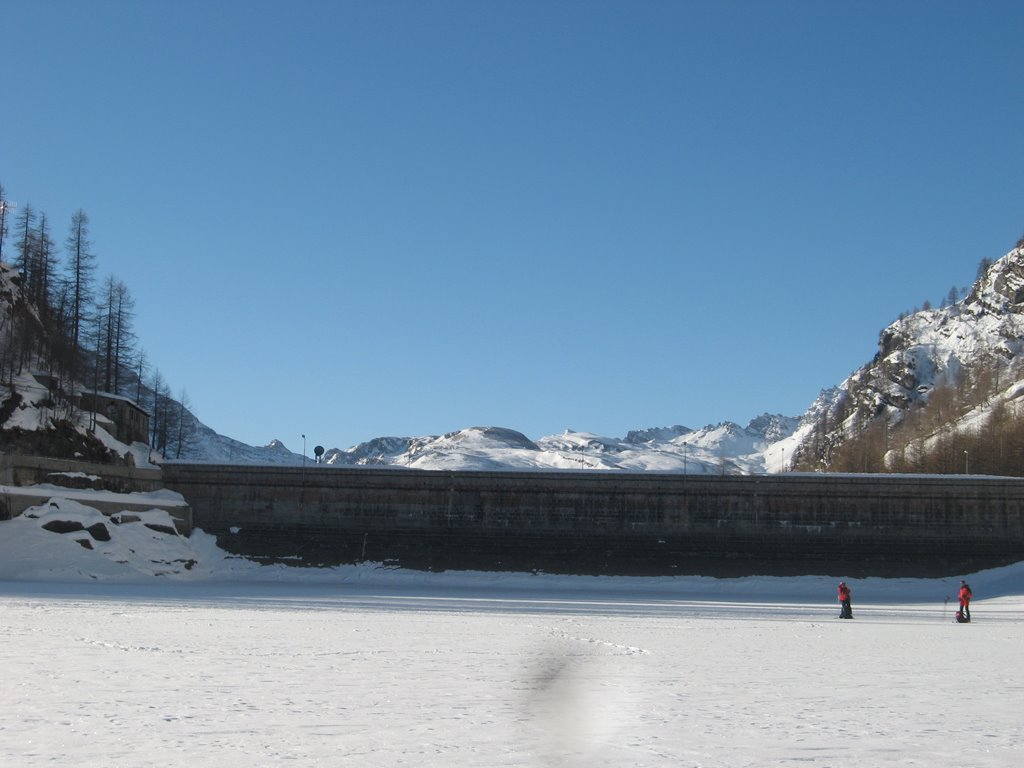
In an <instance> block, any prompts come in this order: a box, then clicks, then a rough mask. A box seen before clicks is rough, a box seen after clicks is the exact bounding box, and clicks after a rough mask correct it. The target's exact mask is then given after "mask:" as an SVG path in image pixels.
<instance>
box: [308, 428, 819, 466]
mask: <svg viewBox="0 0 1024 768" xmlns="http://www.w3.org/2000/svg"><path fill="white" fill-rule="evenodd" d="M798 423H799V420H798V419H795V418H792V417H786V416H778V415H770V414H765V415H763V416H759V417H758V418H757V419H754V420H753V421H752V422H751V423H750V424H749V425H748V426H746V427H741V426H739V425H738V424H734V423H732V422H723V423H721V424H715V425H710V426H706V427H704V428H702V429H699V430H692V429H688V428H687V427H682V426H673V427H663V428H652V429H645V430H635V431H632V432H629V433H628V434H627V435H626V437H624V438H614V437H605V436H603V435H597V434H594V433H591V432H577V431H573V430H566V431H565V432H564V433H562V434H559V435H550V436H547V437H542V438H540V439H539V440H536V441H533V440H530V439H529V438H528V437H527V436H526V435H523V434H522V433H520V432H516V431H515V430H512V429H505V428H502V427H471V428H468V429H462V430H458V431H456V432H449V433H448V434H445V435H441V436H428V437H415V438H413V437H381V438H376V439H374V440H370V441H368V442H365V443H360V444H359V445H356V446H353V447H352V448H349V449H348V450H338V449H334V450H330V451H328V452H327V453H326V454H325V455H324V461H325V462H326V463H327V464H332V465H336V466H368V465H371V466H395V467H412V468H416V469H433V470H516V469H520V470H528V469H562V470H566V469H592V470H627V471H671V472H684V471H685V472H691V473H696V474H701V473H703V474H706V473H722V472H725V473H728V474H737V473H743V474H747V473H752V472H764V471H768V470H769V469H770V467H769V466H768V465H767V464H766V452H767V451H768V450H769V449H770V448H771V446H772V445H773V443H776V442H778V441H779V440H782V439H786V438H788V437H789V436H790V435H791V434H792V433H793V431H794V430H795V429H796V427H797V425H798Z"/></svg>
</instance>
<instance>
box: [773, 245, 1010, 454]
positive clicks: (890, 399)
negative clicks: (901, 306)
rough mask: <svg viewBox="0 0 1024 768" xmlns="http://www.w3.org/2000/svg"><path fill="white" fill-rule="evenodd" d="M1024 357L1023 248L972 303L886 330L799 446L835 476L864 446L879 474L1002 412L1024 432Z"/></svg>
mask: <svg viewBox="0 0 1024 768" xmlns="http://www.w3.org/2000/svg"><path fill="white" fill-rule="evenodd" d="M1022 352H1024V244H1018V246H1017V247H1016V248H1014V249H1013V250H1011V251H1010V252H1009V253H1007V254H1006V255H1005V256H1003V257H1002V258H1001V259H999V260H998V261H995V262H993V263H992V264H991V265H990V266H989V267H988V268H987V269H986V270H985V271H984V273H983V274H982V275H981V276H980V277H979V278H978V280H977V281H976V282H975V284H974V286H973V288H972V290H971V291H970V293H969V294H968V295H967V296H966V297H965V298H963V299H962V300H960V301H957V302H955V303H951V304H949V305H948V306H944V307H941V308H938V309H925V310H922V311H918V312H914V313H912V314H910V315H908V316H905V317H901V318H900V319H899V320H897V321H896V322H894V323H892V324H891V325H890V326H888V327H887V328H885V329H884V330H883V331H882V332H881V334H880V335H879V342H878V353H877V354H876V355H875V357H874V359H872V360H871V361H870V362H869V363H867V364H866V365H864V366H863V367H861V368H859V369H858V370H856V371H855V372H854V373H853V374H851V375H850V376H849V377H848V378H847V379H846V380H845V381H843V382H842V383H841V384H839V386H837V387H835V388H833V389H830V390H826V391H823V392H822V395H821V396H820V397H819V398H818V400H817V401H816V402H815V403H814V404H812V406H811V408H810V409H809V410H808V412H807V414H805V416H804V418H803V419H802V422H801V426H800V428H799V429H798V430H797V431H796V432H795V433H794V435H793V436H792V437H791V438H790V441H791V442H792V443H795V445H793V448H794V449H796V450H797V451H798V452H799V454H800V458H801V459H803V460H804V461H805V462H806V461H807V460H808V459H811V461H810V462H808V463H809V464H812V465H814V468H821V469H829V468H834V467H833V464H834V463H835V462H834V461H833V459H834V457H835V456H837V455H840V454H841V449H842V448H843V446H844V445H848V444H851V443H855V442H857V441H858V440H859V441H860V443H861V448H862V450H863V451H865V452H873V453H876V454H878V455H879V456H880V457H881V461H882V464H881V466H880V467H877V468H876V470H882V469H893V468H897V469H898V468H901V466H900V462H901V461H903V462H905V461H906V457H905V454H906V453H907V452H908V451H909V450H910V449H911V447H912V448H913V450H914V452H916V453H919V454H921V455H926V454H928V452H929V450H931V449H934V448H935V447H937V446H938V445H939V443H940V442H941V441H942V440H943V439H948V438H949V437H950V436H952V435H958V436H960V439H961V442H963V440H964V439H965V438H964V437H963V436H965V435H978V434H980V432H981V430H982V429H983V428H984V426H985V425H986V424H987V423H989V422H990V421H991V417H992V416H993V414H996V413H997V412H998V413H999V417H1000V420H1001V422H1003V423H1004V425H1008V424H1010V423H1011V422H1018V421H1019V419H1020V416H1021V415H1024V409H1021V408H1020V407H1019V405H1020V404H1021V403H1020V401H1021V399H1022V395H1024V387H1022V380H1024V358H1022ZM868 443H873V444H872V445H868ZM883 443H884V444H883ZM911 443H913V444H914V445H913V446H911ZM964 447H965V446H964V445H960V449H963V448H964ZM958 452H959V453H963V451H962V450H960V451H958ZM960 460H961V461H963V459H962V458H961V459H960ZM814 462H817V463H816V464H815V463H814ZM808 468H810V467H808ZM839 469H840V470H843V469H845V467H843V466H840V467H839Z"/></svg>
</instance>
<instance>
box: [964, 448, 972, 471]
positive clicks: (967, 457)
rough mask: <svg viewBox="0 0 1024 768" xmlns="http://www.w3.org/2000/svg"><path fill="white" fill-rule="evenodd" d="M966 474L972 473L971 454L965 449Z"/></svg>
mask: <svg viewBox="0 0 1024 768" xmlns="http://www.w3.org/2000/svg"><path fill="white" fill-rule="evenodd" d="M964 474H965V475H969V474H971V455H970V454H969V453H967V451H964Z"/></svg>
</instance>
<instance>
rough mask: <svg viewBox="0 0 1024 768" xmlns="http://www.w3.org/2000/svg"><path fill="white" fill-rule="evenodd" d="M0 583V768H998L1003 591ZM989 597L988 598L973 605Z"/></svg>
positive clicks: (1009, 713) (1004, 676)
mask: <svg viewBox="0 0 1024 768" xmlns="http://www.w3.org/2000/svg"><path fill="white" fill-rule="evenodd" d="M537 598H538V594H537V593H536V592H533V593H530V594H524V595H521V596H516V595H514V594H512V595H507V596H505V597H503V598H500V599H491V598H489V597H488V596H487V594H486V591H478V592H477V593H476V594H475V595H473V596H472V597H471V598H467V597H464V596H461V597H460V596H455V595H453V594H451V593H449V594H448V595H445V594H436V593H435V594H433V595H426V594H423V593H417V594H410V593H409V592H402V591H399V590H393V589H392V590H390V591H389V590H388V589H376V590H359V589H353V590H352V591H351V592H349V591H348V590H347V589H346V587H345V586H344V585H342V586H340V587H339V589H338V590H337V591H336V592H334V593H329V592H327V591H326V590H316V589H311V590H307V589H303V588H301V587H296V588H289V589H277V590H267V592H266V593H265V594H261V593H260V591H259V590H255V591H238V592H236V593H234V594H232V593H231V590H230V589H223V588H222V587H218V586H195V585H174V584H171V585H162V586H159V587H148V586H125V585H112V584H107V585H98V586H93V587H91V588H90V589H88V590H84V589H81V588H79V587H78V586H77V585H74V586H66V587H65V585H56V586H53V585H49V586H46V587H44V588H37V585H32V584H3V585H0V605H2V612H0V659H2V665H3V667H2V668H3V669H4V672H5V681H4V685H3V686H2V688H0V691H2V692H0V706H2V708H3V711H4V712H5V713H6V714H5V717H4V718H3V719H2V720H0V765H4V766H7V765H10V766H24V767H26V768H28V767H31V766H43V765H68V766H70V765H75V766H96V767H97V768H99V767H100V766H103V767H104V768H109V766H140V767H141V766H161V767H165V766H179V765H188V766H216V767H217V768H235V766H238V767H239V768H242V767H243V766H244V767H245V768H250V767H251V766H268V765H278V764H284V765H293V766H347V765H358V766H401V765H410V766H411V765H415V766H428V767H431V766H453V765H454V766H548V765H565V766H584V765H586V766H669V765H671V766H701V767H702V768H706V767H708V766H721V767H722V768H726V767H728V768H737V767H739V766H798V765H799V766H804V765H813V766H869V765H870V766H889V765H891V766H930V767H935V768H942V767H944V766H1011V765H1012V766H1016V765H1019V764H1021V760H1022V758H1024V729H1022V718H1021V714H1020V713H1021V712H1022V711H1024V673H1022V671H1021V669H1020V665H1019V659H1020V650H1021V647H1022V640H1024V617H1022V613H1021V608H1022V601H1021V600H1020V598H1010V597H1008V598H1001V599H999V600H994V601H991V603H992V604H991V606H990V605H989V602H988V601H984V600H983V601H979V602H977V603H976V605H975V610H974V613H975V616H976V620H975V622H974V623H973V624H971V625H966V626H965V625H956V624H954V623H952V620H951V611H950V612H947V613H946V615H945V617H943V616H942V612H941V604H940V605H938V606H936V605H926V606H915V605H904V604H894V605H878V606H860V605H858V603H857V602H856V600H855V602H854V612H855V616H856V617H857V618H856V619H855V620H854V621H853V622H841V621H839V620H838V619H836V618H835V616H836V615H837V614H838V610H837V609H836V608H835V607H834V606H832V605H831V604H819V605H798V606H794V605H785V604H773V603H770V602H758V603H730V602H728V601H723V602H714V603H712V602H707V603H703V602H701V601H699V600H697V601H693V602H686V603H681V602H672V601H650V600H649V601H630V600H629V599H628V598H627V597H623V596H622V594H621V593H618V594H616V595H614V596H607V597H605V598H601V596H594V597H593V598H591V599H579V598H573V599H572V600H563V599H560V598H559V597H558V595H557V594H549V595H546V596H544V599H543V600H539V599H537ZM990 607H991V608H992V609H993V610H989V609H990Z"/></svg>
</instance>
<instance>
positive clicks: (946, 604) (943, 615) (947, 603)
mask: <svg viewBox="0 0 1024 768" xmlns="http://www.w3.org/2000/svg"><path fill="white" fill-rule="evenodd" d="M947 608H949V595H946V601H945V602H944V603H943V604H942V620H943V621H945V620H946V609H947Z"/></svg>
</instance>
